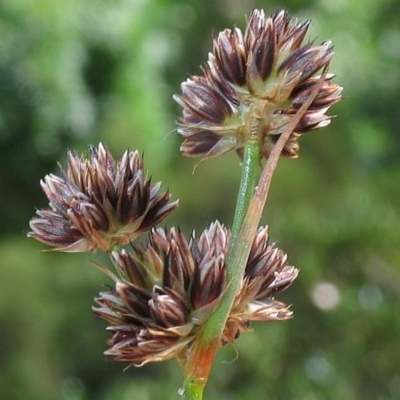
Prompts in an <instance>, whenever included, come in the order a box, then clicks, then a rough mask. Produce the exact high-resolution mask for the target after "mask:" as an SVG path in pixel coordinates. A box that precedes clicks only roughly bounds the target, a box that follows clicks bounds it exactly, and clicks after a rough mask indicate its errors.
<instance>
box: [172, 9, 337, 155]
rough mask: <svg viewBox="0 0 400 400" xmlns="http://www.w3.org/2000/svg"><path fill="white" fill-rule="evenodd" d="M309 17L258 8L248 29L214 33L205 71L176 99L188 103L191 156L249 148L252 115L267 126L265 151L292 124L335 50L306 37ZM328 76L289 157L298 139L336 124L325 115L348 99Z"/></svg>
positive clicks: (291, 150) (185, 130)
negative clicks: (300, 20) (303, 18)
mask: <svg viewBox="0 0 400 400" xmlns="http://www.w3.org/2000/svg"><path fill="white" fill-rule="evenodd" d="M308 26H309V22H305V23H298V22H297V21H295V20H292V19H291V18H290V17H289V15H288V14H287V12H285V11H280V12H277V13H275V14H274V15H272V16H270V17H266V16H265V13H264V11H263V10H254V11H253V13H252V14H251V16H250V18H249V20H248V22H247V26H246V29H245V32H244V33H242V31H241V30H240V29H238V28H235V29H234V30H233V31H232V30H230V29H225V30H224V31H222V32H220V33H219V35H218V36H217V37H216V38H214V46H213V51H212V53H210V54H209V57H208V62H207V65H205V66H204V67H203V73H204V75H203V76H192V77H190V78H189V79H188V80H187V81H185V82H183V83H182V85H181V89H182V94H181V95H180V96H178V95H175V96H174V99H175V100H176V101H177V102H178V103H179V104H180V105H181V107H182V108H183V115H182V118H181V119H180V123H179V128H178V133H179V134H180V135H181V136H182V137H183V142H182V145H181V152H182V154H183V155H185V156H203V157H205V158H209V157H214V156H217V155H219V154H222V153H225V152H227V151H230V150H236V151H237V152H238V154H239V155H241V154H242V152H243V147H244V146H245V144H246V142H247V141H248V140H250V139H251V135H252V128H251V126H252V124H251V121H250V120H251V119H252V118H256V119H257V120H258V121H260V122H261V124H262V135H261V136H262V137H261V138H260V139H259V140H260V142H261V156H263V157H266V158H267V157H268V156H269V154H270V151H271V148H272V146H273V145H274V144H275V142H276V141H277V139H278V138H279V136H280V135H281V134H282V133H283V132H284V131H285V129H286V128H287V127H288V125H289V124H290V121H291V119H292V117H293V116H294V115H295V114H296V112H297V111H298V109H299V108H300V107H301V106H302V104H303V103H304V102H305V101H306V100H307V99H308V97H309V96H310V94H311V92H312V91H313V89H314V87H315V85H316V83H317V82H318V79H320V77H319V76H315V74H316V73H317V72H318V71H320V70H322V69H323V68H324V67H327V66H328V65H329V63H330V60H331V58H332V56H333V48H332V45H331V43H330V42H329V41H327V42H323V43H321V44H320V45H314V43H313V42H306V43H305V44H303V40H304V38H305V36H306V33H307V30H308ZM333 77H334V75H333V74H327V75H326V76H325V78H324V82H323V84H322V87H321V88H320V90H319V92H318V94H317V96H316V98H315V99H314V101H313V102H312V103H311V105H310V107H309V108H308V110H306V112H305V114H304V115H303V117H302V118H301V120H300V122H299V123H298V124H297V126H296V127H295V129H294V131H293V132H292V134H291V136H290V138H289V139H288V141H287V143H286V145H285V147H284V149H283V151H282V155H283V156H287V157H291V158H294V157H297V155H298V153H297V151H298V149H299V145H298V138H299V136H300V135H301V134H302V133H304V132H308V131H311V130H314V129H317V128H320V127H324V126H326V125H328V124H329V123H330V117H329V116H327V115H325V113H326V111H327V110H328V109H329V107H330V106H332V105H333V104H335V103H337V102H338V101H340V99H341V92H342V88H341V87H340V86H338V85H336V84H334V83H332V78H333Z"/></svg>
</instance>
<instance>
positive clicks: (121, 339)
mask: <svg viewBox="0 0 400 400" xmlns="http://www.w3.org/2000/svg"><path fill="white" fill-rule="evenodd" d="M229 240H230V232H229V231H228V230H227V229H226V228H225V227H223V226H222V225H221V224H220V223H219V222H215V223H213V224H211V226H210V227H209V228H208V229H206V230H205V231H204V232H203V233H202V234H201V235H200V237H196V236H195V234H194V233H193V235H192V236H191V238H190V239H189V240H188V241H187V240H186V239H185V237H184V236H183V234H182V233H181V232H180V231H179V230H178V229H175V228H172V229H171V230H170V231H169V232H168V231H166V230H164V229H160V228H157V229H153V230H152V231H151V233H150V240H149V242H148V243H147V244H146V245H145V246H141V247H139V246H133V247H132V250H131V251H128V250H126V249H123V250H121V251H118V252H116V251H115V252H113V253H112V255H111V259H112V261H113V263H114V265H115V267H116V270H117V272H118V276H114V275H112V277H113V279H114V280H115V287H114V288H112V289H111V290H109V291H107V292H103V293H100V295H99V297H98V298H97V299H96V302H97V304H98V307H95V308H94V309H93V310H94V312H95V313H96V314H98V315H99V316H100V317H101V318H103V319H105V320H106V321H107V322H108V323H109V324H110V325H109V327H108V328H107V330H108V331H110V332H111V333H112V334H113V337H112V339H110V340H109V342H108V344H109V346H110V348H109V349H108V350H107V351H106V353H105V354H107V355H110V356H112V357H113V358H114V359H115V360H118V361H126V362H129V363H131V364H134V365H143V364H145V363H148V362H154V361H162V360H166V359H169V358H172V357H178V358H179V359H184V358H185V356H186V352H187V351H189V350H190V347H191V345H192V344H193V342H194V341H195V339H196V335H197V334H198V332H199V331H200V329H201V327H202V326H203V324H204V323H205V321H206V320H207V319H208V318H209V316H210V315H211V313H212V312H214V311H215V309H216V307H217V306H218V304H219V301H220V299H221V295H222V294H223V293H224V290H225V287H226V281H225V276H226V263H225V260H226V255H227V251H228V246H229ZM297 273H298V271H297V269H296V268H294V267H291V266H288V265H287V264H286V255H285V254H284V253H283V252H282V251H281V250H279V249H277V248H276V247H275V246H274V245H269V243H268V231H267V229H266V228H262V229H260V230H259V232H258V234H257V236H256V239H255V240H254V243H253V247H252V250H251V253H250V257H249V260H248V263H247V266H246V273H245V276H244V278H243V282H242V287H241V290H240V292H239V294H238V295H237V297H236V299H235V302H234V306H233V308H232V311H231V314H230V315H229V318H228V321H227V324H226V326H225V329H224V333H223V337H222V339H221V345H223V344H226V343H231V342H233V341H234V340H235V338H237V337H238V336H239V334H240V333H241V332H246V331H248V330H249V324H250V322H251V321H279V320H284V319H287V318H290V317H291V316H292V312H291V311H290V309H289V307H288V306H286V305H285V304H283V303H281V302H278V301H276V300H274V299H273V296H274V295H275V294H276V293H278V292H280V291H282V290H283V289H285V288H286V287H288V286H289V285H290V284H291V282H292V281H293V280H294V279H295V278H296V276H297Z"/></svg>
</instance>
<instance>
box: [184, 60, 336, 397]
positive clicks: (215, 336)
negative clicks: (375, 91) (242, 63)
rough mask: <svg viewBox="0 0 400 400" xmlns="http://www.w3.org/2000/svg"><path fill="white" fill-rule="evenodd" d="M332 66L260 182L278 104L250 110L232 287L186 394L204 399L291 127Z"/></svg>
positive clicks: (193, 358) (206, 331)
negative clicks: (266, 128) (269, 124)
mask: <svg viewBox="0 0 400 400" xmlns="http://www.w3.org/2000/svg"><path fill="white" fill-rule="evenodd" d="M328 69H329V65H327V66H325V68H324V70H323V73H322V75H321V77H320V79H319V81H318V83H317V84H316V85H315V87H314V89H313V91H312V93H311V94H310V96H309V98H308V99H307V101H305V102H304V103H303V105H302V106H301V107H300V109H299V110H298V112H297V113H296V115H294V116H293V118H292V120H291V123H290V124H289V126H288V127H287V129H286V130H285V132H283V133H282V134H281V136H280V138H279V140H278V141H277V142H276V144H275V145H274V147H273V149H272V151H271V154H270V156H269V158H268V161H267V163H266V165H265V167H264V169H263V172H262V175H261V178H260V180H259V183H258V185H257V186H256V185H255V182H256V175H257V168H258V161H259V154H260V146H261V140H257V139H258V138H262V134H263V132H262V129H263V123H264V122H262V121H265V120H268V118H269V116H270V113H271V112H273V111H274V110H273V108H272V107H271V108H269V107H268V104H267V103H264V104H263V105H261V107H260V104H258V105H257V104H255V105H256V108H255V109H254V110H253V112H249V120H248V121H247V122H248V123H247V124H246V127H247V130H248V135H247V136H246V137H248V138H249V140H248V141H247V143H246V146H245V150H244V161H243V170H242V180H241V184H240V189H239V196H238V201H237V205H236V211H235V219H234V223H233V229H232V238H231V242H230V246H229V250H228V257H227V287H226V290H225V293H224V295H223V298H222V300H221V304H220V306H219V307H218V309H217V310H216V311H215V313H213V314H212V315H211V316H210V318H209V320H208V321H207V322H206V324H205V326H204V328H203V331H202V332H200V334H199V337H198V339H197V340H196V342H195V343H194V345H193V348H192V349H191V351H190V353H189V354H188V357H187V359H186V363H185V382H184V395H183V399H184V400H201V399H202V396H203V390H204V387H205V385H206V383H207V379H208V376H209V373H210V370H211V366H212V362H213V360H214V356H215V353H216V351H217V349H218V346H219V340H220V338H221V336H222V333H223V330H224V327H225V323H226V320H227V318H228V316H229V312H230V310H231V307H232V303H233V301H234V299H235V296H236V294H237V292H238V290H239V289H240V284H241V282H242V278H243V274H244V270H245V267H246V262H247V259H248V256H249V254H250V249H251V246H252V244H253V240H254V237H255V235H256V233H257V229H258V225H259V223H260V219H261V216H262V212H263V209H264V206H265V202H266V200H267V197H268V192H269V188H270V186H271V181H272V176H273V173H274V171H275V168H276V166H277V163H278V160H279V157H280V155H281V152H282V150H283V148H284V146H285V144H286V142H287V140H288V139H289V137H290V135H291V133H292V132H293V131H294V129H295V128H296V126H297V124H298V123H299V121H300V120H301V118H302V116H303V115H304V113H305V112H306V111H307V109H308V108H309V107H310V105H311V104H312V102H313V101H314V99H315V97H316V95H317V94H318V92H319V90H320V88H321V86H322V84H323V82H324V80H325V77H326V74H327V72H328Z"/></svg>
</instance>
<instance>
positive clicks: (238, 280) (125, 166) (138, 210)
mask: <svg viewBox="0 0 400 400" xmlns="http://www.w3.org/2000/svg"><path fill="white" fill-rule="evenodd" d="M308 27H309V21H307V22H298V21H297V20H294V19H292V18H290V16H289V15H288V13H287V12H286V11H279V12H276V13H275V14H273V15H271V16H266V15H265V13H264V11H263V10H254V11H253V12H252V13H251V15H250V17H249V18H248V20H247V25H246V28H245V30H244V32H242V31H241V30H240V29H239V28H235V29H233V30H230V29H225V30H224V31H222V32H220V33H219V34H218V35H217V36H216V37H215V38H214V39H213V50H212V52H211V53H210V54H209V57H208V61H207V63H206V64H205V65H204V66H203V68H202V75H200V76H191V77H190V78H189V79H187V80H186V81H185V82H183V83H182V85H181V94H180V95H176V96H174V99H175V100H176V101H177V102H178V104H179V105H180V106H181V107H182V117H181V118H180V120H179V124H178V129H177V131H178V133H179V135H180V136H181V137H182V144H181V152H182V154H183V155H184V156H190V157H195V156H199V157H202V159H208V158H211V157H216V156H219V155H222V154H224V153H226V152H228V151H231V150H234V151H236V152H237V154H238V155H239V157H240V159H241V162H242V177H241V182H240V187H239V192H238V198H237V203H236V211H235V215H234V219H233V224H232V228H231V229H229V228H228V227H225V226H223V225H222V224H220V223H219V222H218V221H215V222H212V223H211V224H210V225H209V227H207V228H206V229H205V230H204V231H203V232H202V233H201V234H199V235H196V234H195V233H193V234H192V235H191V236H190V237H189V238H186V237H185V236H184V235H183V234H182V232H181V231H180V230H179V228H177V227H172V228H171V229H166V228H159V227H157V226H156V225H158V224H159V223H160V222H161V221H163V220H164V219H165V218H166V217H167V216H168V215H169V214H170V213H171V212H172V211H173V210H174V209H175V208H176V207H177V206H178V202H177V201H171V200H170V194H169V193H168V192H161V191H160V189H161V184H160V183H155V184H154V183H152V182H151V180H150V178H149V177H148V175H147V172H146V171H145V169H144V166H143V160H142V157H141V156H140V155H139V153H138V152H137V151H134V152H128V151H127V152H125V153H124V154H123V155H122V157H121V158H119V159H117V160H116V159H114V158H113V156H112V155H111V153H110V152H109V150H108V149H107V147H106V146H105V145H103V144H102V143H100V144H99V145H97V146H94V147H90V151H89V155H88V156H78V155H76V154H75V153H73V152H70V153H68V159H67V167H66V169H65V170H63V169H62V170H61V174H60V176H56V175H53V174H50V175H47V176H46V177H45V178H44V179H43V180H42V182H41V186H42V189H43V191H44V192H45V194H46V196H47V198H48V200H49V208H47V209H43V210H38V211H37V212H36V216H35V217H34V218H32V220H31V221H30V228H31V231H30V233H29V234H28V236H30V237H33V238H35V239H37V240H39V241H41V242H44V243H46V244H48V245H50V246H53V247H54V249H56V250H59V251H64V252H82V251H84V252H91V251H96V250H101V251H104V252H106V253H107V254H108V255H109V258H110V264H112V266H113V267H112V268H107V267H99V268H100V270H101V271H103V272H104V273H105V274H107V275H108V276H109V277H110V278H111V279H112V281H113V282H114V283H113V285H112V287H110V289H108V290H106V291H103V292H101V293H100V294H99V295H98V297H97V298H96V299H95V302H96V306H95V307H94V308H93V311H94V313H95V314H96V315H98V316H99V317H101V318H103V319H104V320H106V321H107V323H108V327H107V330H108V331H109V332H110V335H111V338H110V339H109V341H108V346H109V348H108V350H107V351H106V352H105V354H106V355H107V356H110V357H111V358H113V359H114V360H117V361H123V362H126V363H128V364H131V365H135V366H142V365H144V364H146V363H149V362H156V361H163V360H167V359H170V358H173V357H175V358H177V359H178V361H179V363H180V364H181V366H182V368H183V372H184V385H183V390H182V396H183V398H184V399H186V400H189V399H202V396H203V389H204V387H205V385H206V382H207V380H208V377H209V374H210V370H211V366H212V363H213V360H214V356H215V354H216V351H217V350H218V348H219V347H220V346H223V345H225V344H227V343H232V342H233V341H234V340H235V339H236V338H237V337H238V336H239V335H240V334H241V333H242V332H247V331H249V325H250V323H251V322H253V321H265V322H267V321H283V320H287V319H289V318H291V317H292V310H291V309H290V307H289V306H288V305H286V304H284V303H282V302H280V301H279V300H276V299H275V296H277V295H278V294H279V293H280V292H281V291H282V290H284V289H286V288H287V287H288V286H290V285H291V284H292V282H293V281H294V280H295V279H296V277H297V275H298V270H297V269H296V268H295V267H293V266H291V265H290V264H288V262H287V256H286V254H285V253H284V252H283V251H282V250H280V249H279V248H277V247H276V246H275V245H274V244H271V243H270V242H269V232H268V229H267V228H266V227H259V223H260V219H261V214H262V211H263V209H264V206H265V202H266V199H267V196H268V191H269V187H270V184H271V180H272V176H273V173H274V170H275V167H276V165H277V162H278V159H279V158H280V157H281V156H283V157H289V158H296V157H298V151H299V138H300V136H301V135H302V134H303V133H306V132H309V131H313V130H316V129H318V128H322V127H324V126H326V125H328V124H329V123H330V121H331V118H330V117H329V116H328V115H326V112H327V111H328V109H329V108H330V107H331V106H332V105H333V104H335V103H337V102H339V101H340V100H341V92H342V88H341V87H340V86H338V85H337V84H335V83H333V78H334V74H332V73H330V72H329V66H330V63H331V60H332V57H333V47H332V44H331V42H330V41H326V42H322V43H320V44H315V43H314V41H309V40H305V38H306V35H307V31H308ZM260 166H261V168H260ZM147 231H148V232H149V233H148V238H147V241H144V242H143V241H141V244H137V242H136V238H137V237H138V236H139V235H142V234H143V233H145V232H147Z"/></svg>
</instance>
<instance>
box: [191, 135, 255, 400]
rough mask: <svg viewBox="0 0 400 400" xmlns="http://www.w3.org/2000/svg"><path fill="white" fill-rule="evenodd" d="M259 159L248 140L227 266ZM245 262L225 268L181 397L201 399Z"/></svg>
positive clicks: (253, 186) (195, 350)
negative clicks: (222, 284) (221, 288)
mask: <svg viewBox="0 0 400 400" xmlns="http://www.w3.org/2000/svg"><path fill="white" fill-rule="evenodd" d="M259 158H260V144H259V142H256V141H251V142H248V143H247V144H246V146H245V149H244V155H243V168H242V177H241V181H240V187H239V194H238V199H237V202H236V210H235V218H234V222H233V225H232V226H233V227H232V234H231V240H230V246H229V251H228V258H227V265H229V264H230V263H229V259H230V254H231V253H232V249H234V248H235V246H236V243H237V240H238V235H239V232H240V230H241V227H242V224H243V221H244V219H245V216H246V213H247V210H248V208H249V205H250V201H251V199H252V197H253V194H254V190H255V187H256V184H257V181H258V179H257V178H258V175H259V173H258V171H259ZM251 242H252V241H251ZM245 266H246V263H243V265H242V266H241V267H242V268H241V271H235V270H233V269H231V268H228V269H227V282H228V285H227V287H226V291H225V294H224V296H223V299H222V300H221V304H220V306H219V307H218V308H217V310H216V311H215V313H213V314H212V315H211V316H210V318H209V320H208V321H207V323H206V324H205V326H204V329H203V331H202V333H201V334H200V335H199V336H198V339H197V340H196V343H195V344H194V345H193V349H192V350H191V352H190V354H189V355H188V357H187V359H186V362H185V380H184V391H183V399H184V400H201V399H202V398H203V397H202V395H203V390H204V387H205V385H206V382H207V378H208V376H209V373H210V370H211V365H212V362H213V360H214V356H215V353H216V351H217V349H218V346H219V340H220V337H221V335H222V332H223V330H224V327H225V322H226V320H227V318H228V315H229V311H230V309H231V307H232V303H233V301H234V299H235V296H236V293H237V291H238V290H239V288H240V285H241V282H242V276H243V273H244V268H245Z"/></svg>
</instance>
